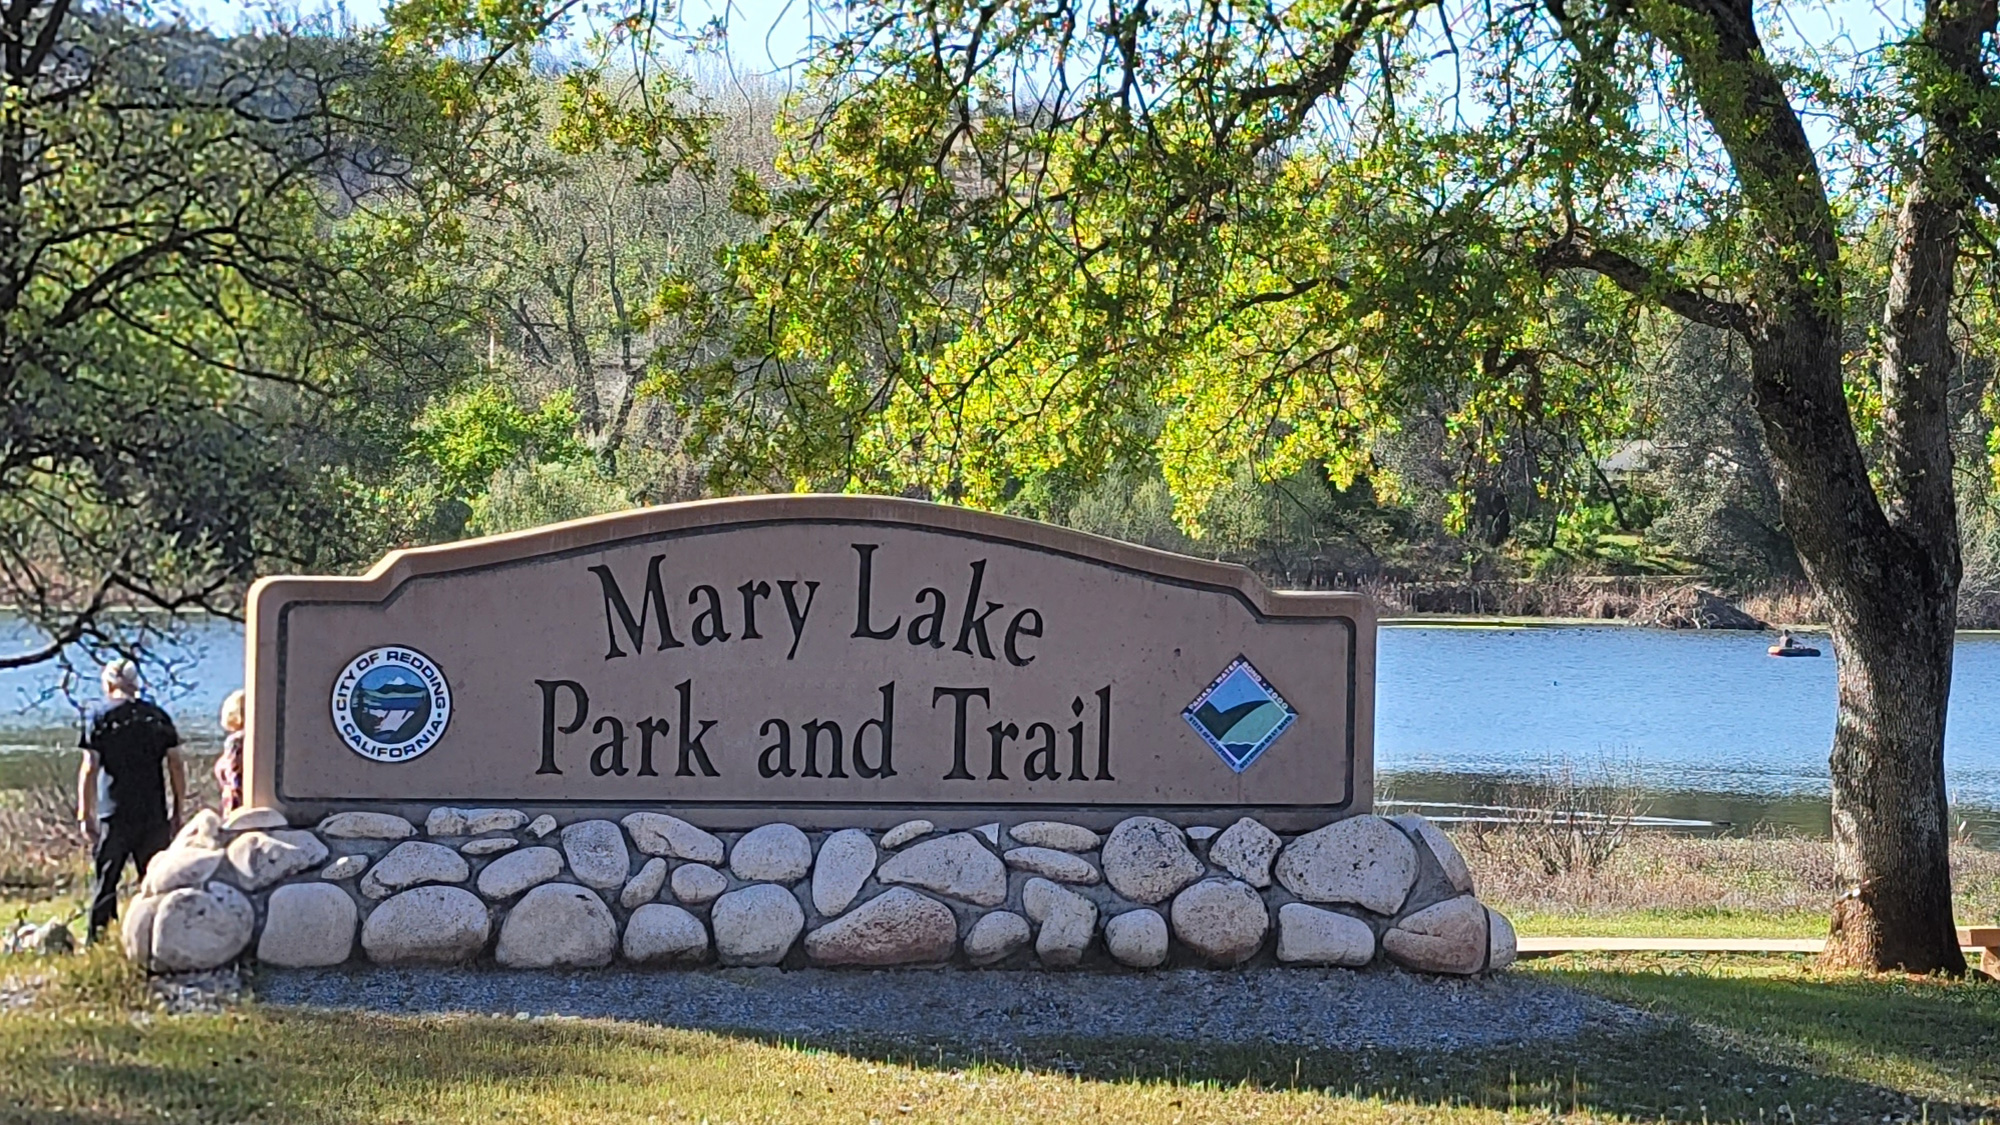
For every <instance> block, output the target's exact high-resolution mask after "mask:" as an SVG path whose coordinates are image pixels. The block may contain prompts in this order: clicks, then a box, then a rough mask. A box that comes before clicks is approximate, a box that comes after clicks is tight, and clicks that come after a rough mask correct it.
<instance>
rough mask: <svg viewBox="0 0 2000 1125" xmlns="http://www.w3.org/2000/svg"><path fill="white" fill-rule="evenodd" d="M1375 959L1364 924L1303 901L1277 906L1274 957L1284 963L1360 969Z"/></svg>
mask: <svg viewBox="0 0 2000 1125" xmlns="http://www.w3.org/2000/svg"><path fill="white" fill-rule="evenodd" d="M1374 959H1375V931H1374V930H1372V929H1369V928H1368V923H1366V922H1363V921H1362V920H1361V919H1359V918H1352V917H1349V916H1348V915H1345V914H1341V913H1339V912H1338V911H1333V910H1321V909H1320V908H1319V907H1317V906H1307V905H1306V904H1305V903H1303V902H1288V903H1286V904H1285V905H1283V906H1280V907H1279V908H1278V960H1280V961H1282V962H1284V963H1285V964H1287V965H1340V966H1344V967H1346V968H1350V969H1352V968H1360V967H1361V966H1363V965H1366V964H1367V963H1368V962H1370V961H1373V960H1374Z"/></svg>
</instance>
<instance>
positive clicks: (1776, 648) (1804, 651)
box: [1764, 645, 1819, 656]
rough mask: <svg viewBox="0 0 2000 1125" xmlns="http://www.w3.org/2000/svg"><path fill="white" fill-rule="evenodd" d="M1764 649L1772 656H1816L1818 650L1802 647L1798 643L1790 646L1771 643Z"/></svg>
mask: <svg viewBox="0 0 2000 1125" xmlns="http://www.w3.org/2000/svg"><path fill="white" fill-rule="evenodd" d="M1764 651H1765V652H1768V653H1770V654H1771V655H1772V656H1818V655H1819V650H1818V649H1816V648H1803V647H1800V646H1798V645H1794V646H1792V647H1791V648H1785V647H1783V646H1782V645H1772V646H1771V647H1770V648H1767V649H1765V650H1764Z"/></svg>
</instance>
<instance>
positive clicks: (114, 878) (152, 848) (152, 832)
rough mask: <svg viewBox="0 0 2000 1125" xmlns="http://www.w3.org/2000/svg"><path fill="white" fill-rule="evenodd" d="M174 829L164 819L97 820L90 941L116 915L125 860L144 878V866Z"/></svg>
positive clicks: (167, 840) (160, 848) (169, 838)
mask: <svg viewBox="0 0 2000 1125" xmlns="http://www.w3.org/2000/svg"><path fill="white" fill-rule="evenodd" d="M173 835H174V833H173V830H172V829H171V828H169V827H167V822H166V821H164V820H147V821H142V822H139V823H137V824H128V823H126V822H124V821H121V820H119V819H118V818H117V817H112V818H111V819H110V820H100V821H98V822H97V854H96V856H95V857H94V858H95V866H96V869H97V888H96V894H95V896H94V897H93V898H92V899H91V902H90V936H91V938H92V939H93V940H95V939H96V937H97V935H98V934H99V933H100V932H102V931H103V929H104V927H105V926H106V925H109V924H110V922H111V919H113V918H115V917H117V916H118V879H119V877H120V876H122V875H124V874H125V861H126V860H128V859H129V860H131V861H132V865H133V866H134V867H137V868H138V869H139V878H141V879H144V878H145V877H146V865H147V864H149V863H151V862H153V857H154V856H156V855H158V854H160V851H161V850H162V849H164V848H165V847H166V846H167V844H168V843H169V842H170V841H172V839H173Z"/></svg>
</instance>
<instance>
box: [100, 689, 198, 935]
mask: <svg viewBox="0 0 2000 1125" xmlns="http://www.w3.org/2000/svg"><path fill="white" fill-rule="evenodd" d="M101 678H102V680H103V686H104V702H103V703H100V704H98V705H97V706H95V707H92V708H91V709H90V711H89V713H88V714H87V715H85V716H84V722H83V737H82V738H80V739H79V740H78V743H77V744H78V745H79V746H81V747H82V748H83V765H82V766H81V767H80V768H79V769H78V771H77V779H76V819H77V821H78V823H80V824H81V825H82V826H83V831H84V833H85V835H87V836H88V837H89V838H90V844H91V850H92V856H91V859H92V867H93V868H94V872H95V878H96V885H95V887H94V888H93V892H92V898H91V903H90V932H89V938H88V940H89V941H92V942H95V941H96V940H97V938H98V937H99V935H100V934H101V933H102V932H103V930H104V927H105V926H106V925H107V924H109V923H110V921H111V919H112V918H114V917H116V916H117V914H118V879H119V877H120V876H122V875H123V874H124V873H125V861H126V860H128V859H129V860H131V861H132V865H133V866H134V867H136V868H138V870H139V877H140V878H141V879H143V878H145V877H146V866H147V865H148V864H149V863H151V862H152V861H153V857H154V856H155V855H158V854H159V852H160V851H161V849H163V848H165V847H166V846H167V844H168V843H169V842H170V841H171V840H172V839H173V834H174V829H175V828H176V827H177V826H178V825H179V824H180V820H181V807H182V803H183V802H184V801H185V800H186V799H187V766H186V764H185V763H183V762H182V761H181V756H180V754H179V753H177V750H178V748H179V747H180V744H181V736H180V732H178V731H176V730H175V729H174V721H173V720H172V719H171V718H168V717H167V713H166V712H165V711H162V710H160V708H158V707H157V706H154V705H153V704H152V703H149V702H147V701H146V700H143V699H141V698H139V667H138V665H136V664H134V663H132V662H131V661H130V660H114V661H112V662H111V663H109V664H106V665H105V666H104V672H103V675H102V677H101ZM163 774H164V776H165V782H164V783H163V782H162V775H163ZM169 786H171V788H172V791H173V806H172V808H171V809H170V808H169V807H168V805H167V791H168V788H169Z"/></svg>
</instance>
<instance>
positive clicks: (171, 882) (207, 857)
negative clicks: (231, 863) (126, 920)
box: [139, 810, 224, 895]
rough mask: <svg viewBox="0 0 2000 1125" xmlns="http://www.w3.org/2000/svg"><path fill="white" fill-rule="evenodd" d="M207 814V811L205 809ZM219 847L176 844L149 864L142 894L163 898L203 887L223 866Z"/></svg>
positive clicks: (141, 884)
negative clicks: (170, 893)
mask: <svg viewBox="0 0 2000 1125" xmlns="http://www.w3.org/2000/svg"><path fill="white" fill-rule="evenodd" d="M204 811H206V810H204ZM223 856H224V853H223V851H222V850H221V849H220V848H203V847H194V846H190V845H186V844H175V845H173V846H172V847H170V848H168V849H167V850H165V851H163V852H161V853H160V854H158V855H156V856H154V857H153V862H151V863H149V864H147V865H146V877H145V878H144V879H142V880H140V882H139V893H140V894H142V895H163V894H166V893H167V892H168V891H178V890H184V889H187V888H190V887H200V886H201V885H202V884H204V883H206V882H208V877H209V876H211V875H213V874H215V869H216V868H218V867H220V866H222V860H223Z"/></svg>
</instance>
